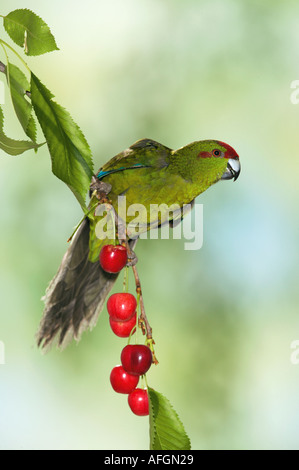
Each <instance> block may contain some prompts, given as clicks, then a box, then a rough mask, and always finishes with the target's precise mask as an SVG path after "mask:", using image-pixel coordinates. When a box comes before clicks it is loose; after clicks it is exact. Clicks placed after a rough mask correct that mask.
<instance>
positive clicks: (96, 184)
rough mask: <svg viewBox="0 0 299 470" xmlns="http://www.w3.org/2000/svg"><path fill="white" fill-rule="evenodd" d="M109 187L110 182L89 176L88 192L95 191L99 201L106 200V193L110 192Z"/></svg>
mask: <svg viewBox="0 0 299 470" xmlns="http://www.w3.org/2000/svg"><path fill="white" fill-rule="evenodd" d="M111 188H112V186H111V184H110V183H104V181H100V180H99V179H98V178H96V177H95V176H93V177H92V178H91V184H90V192H91V193H93V192H94V191H96V196H97V198H98V199H99V200H100V201H102V200H103V199H107V200H108V198H107V194H109V193H110V191H111Z"/></svg>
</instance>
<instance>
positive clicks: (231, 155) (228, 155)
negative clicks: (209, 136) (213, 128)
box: [216, 140, 239, 160]
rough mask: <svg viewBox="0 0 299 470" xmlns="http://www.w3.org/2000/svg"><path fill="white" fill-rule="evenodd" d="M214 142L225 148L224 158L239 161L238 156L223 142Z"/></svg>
mask: <svg viewBox="0 0 299 470" xmlns="http://www.w3.org/2000/svg"><path fill="white" fill-rule="evenodd" d="M216 142H217V143H218V144H219V145H221V146H222V147H224V148H226V152H225V155H224V158H235V159H236V160H239V155H238V154H237V152H236V151H235V150H234V149H233V148H232V147H231V146H230V145H228V144H226V143H225V142H221V140H216Z"/></svg>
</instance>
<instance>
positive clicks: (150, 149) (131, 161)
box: [96, 139, 171, 179]
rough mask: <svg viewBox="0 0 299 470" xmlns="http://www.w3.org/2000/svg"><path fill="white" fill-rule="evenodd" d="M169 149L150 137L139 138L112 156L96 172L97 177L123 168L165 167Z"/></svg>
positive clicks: (123, 169)
mask: <svg viewBox="0 0 299 470" xmlns="http://www.w3.org/2000/svg"><path fill="white" fill-rule="evenodd" d="M170 153H171V149H169V148H168V147H165V145H162V144H159V142H156V141H154V140H152V139H141V140H138V141H137V142H135V143H134V144H133V145H131V146H130V147H129V148H128V149H126V150H124V151H123V152H120V153H119V154H118V155H116V156H115V157H113V158H112V159H111V160H109V162H107V163H106V164H105V165H104V166H103V167H102V168H100V169H99V171H98V172H97V175H96V176H97V177H98V178H99V179H102V178H104V177H105V176H108V175H111V174H112V173H117V172H120V171H125V170H135V169H139V168H156V169H159V168H165V167H167V166H168V165H169V155H170Z"/></svg>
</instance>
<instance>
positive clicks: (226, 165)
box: [197, 140, 241, 181]
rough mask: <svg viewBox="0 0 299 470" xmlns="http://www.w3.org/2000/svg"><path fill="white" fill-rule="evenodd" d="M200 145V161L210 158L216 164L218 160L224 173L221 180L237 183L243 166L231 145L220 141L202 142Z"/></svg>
mask: <svg viewBox="0 0 299 470" xmlns="http://www.w3.org/2000/svg"><path fill="white" fill-rule="evenodd" d="M198 144H199V148H198V150H199V152H198V153H197V158H198V159H205V158H210V159H211V160H214V161H215V162H216V160H217V161H219V164H220V161H221V170H222V171H223V173H222V176H221V177H220V179H222V180H230V179H233V180H234V181H236V179H237V178H238V176H239V174H240V171H241V166H240V161H239V155H238V154H237V152H236V151H235V150H234V149H233V148H232V147H231V146H230V145H228V144H226V143H224V142H221V141H220V140H202V141H201V142H198ZM219 167H220V165H219Z"/></svg>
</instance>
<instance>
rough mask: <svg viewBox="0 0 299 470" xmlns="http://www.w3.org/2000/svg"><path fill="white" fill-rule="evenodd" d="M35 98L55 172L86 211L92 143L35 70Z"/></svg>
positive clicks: (33, 92)
mask: <svg viewBox="0 0 299 470" xmlns="http://www.w3.org/2000/svg"><path fill="white" fill-rule="evenodd" d="M30 90H31V101H32V105H33V109H34V111H35V114H36V117H37V119H38V121H39V124H40V126H41V128H42V131H43V133H44V136H45V138H46V140H47V145H48V148H49V152H50V155H51V160H52V171H53V173H54V175H56V176H57V178H59V179H61V180H62V181H64V182H65V183H66V184H67V185H68V186H69V188H70V189H71V190H72V191H73V193H74V194H75V196H76V198H77V199H78V201H79V203H80V204H81V206H82V208H83V210H84V209H86V205H85V199H86V194H87V192H88V190H89V185H90V180H91V177H92V174H93V162H92V155H91V151H90V148H89V145H88V143H87V141H86V139H85V137H84V135H83V133H82V131H81V130H80V128H79V127H78V126H77V124H76V123H75V122H74V121H73V120H72V118H71V116H70V115H69V113H68V112H67V111H66V110H65V109H64V108H62V107H61V106H60V105H59V104H57V103H56V102H55V101H53V99H52V98H53V95H52V93H51V92H50V91H49V90H48V89H47V88H46V87H45V85H43V84H42V83H41V81H40V80H39V79H38V78H37V77H36V76H35V75H34V74H33V73H31V87H30Z"/></svg>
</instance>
